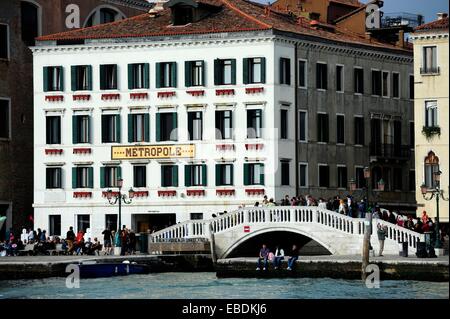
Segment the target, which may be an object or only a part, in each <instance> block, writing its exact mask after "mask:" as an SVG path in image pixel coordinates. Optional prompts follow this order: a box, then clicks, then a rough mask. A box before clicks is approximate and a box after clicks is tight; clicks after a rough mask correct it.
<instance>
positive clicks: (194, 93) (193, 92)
mask: <svg viewBox="0 0 450 319" xmlns="http://www.w3.org/2000/svg"><path fill="white" fill-rule="evenodd" d="M186 93H187V94H190V95H192V96H203V95H205V91H204V90H191V91H186Z"/></svg>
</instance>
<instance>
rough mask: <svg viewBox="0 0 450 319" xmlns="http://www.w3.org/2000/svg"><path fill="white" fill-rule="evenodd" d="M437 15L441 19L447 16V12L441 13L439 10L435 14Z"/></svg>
mask: <svg viewBox="0 0 450 319" xmlns="http://www.w3.org/2000/svg"><path fill="white" fill-rule="evenodd" d="M437 16H438V20H442V19H445V18H447V17H448V13H442V12H439V13H438V14H437Z"/></svg>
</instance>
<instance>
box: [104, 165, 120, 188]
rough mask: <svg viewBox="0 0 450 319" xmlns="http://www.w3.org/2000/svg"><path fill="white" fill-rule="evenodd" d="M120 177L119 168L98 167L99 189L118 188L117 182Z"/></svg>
mask: <svg viewBox="0 0 450 319" xmlns="http://www.w3.org/2000/svg"><path fill="white" fill-rule="evenodd" d="M121 176H122V168H121V167H120V166H105V167H100V187H101V188H105V187H118V186H119V184H118V182H117V181H118V180H119V179H120V178H121Z"/></svg>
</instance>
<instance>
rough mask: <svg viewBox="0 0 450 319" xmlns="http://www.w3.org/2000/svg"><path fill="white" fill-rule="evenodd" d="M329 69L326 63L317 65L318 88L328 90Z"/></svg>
mask: <svg viewBox="0 0 450 319" xmlns="http://www.w3.org/2000/svg"><path fill="white" fill-rule="evenodd" d="M327 72H328V67H327V64H325V63H316V87H317V88H318V89H322V90H326V89H327V88H328V83H327V82H328V73H327Z"/></svg>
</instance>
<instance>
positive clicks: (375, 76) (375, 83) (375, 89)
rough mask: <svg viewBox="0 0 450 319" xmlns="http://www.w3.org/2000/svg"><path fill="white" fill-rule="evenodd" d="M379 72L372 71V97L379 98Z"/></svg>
mask: <svg viewBox="0 0 450 319" xmlns="http://www.w3.org/2000/svg"><path fill="white" fill-rule="evenodd" d="M381 82H382V81H381V71H380V70H372V95H377V96H381V87H382V85H381Z"/></svg>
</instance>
